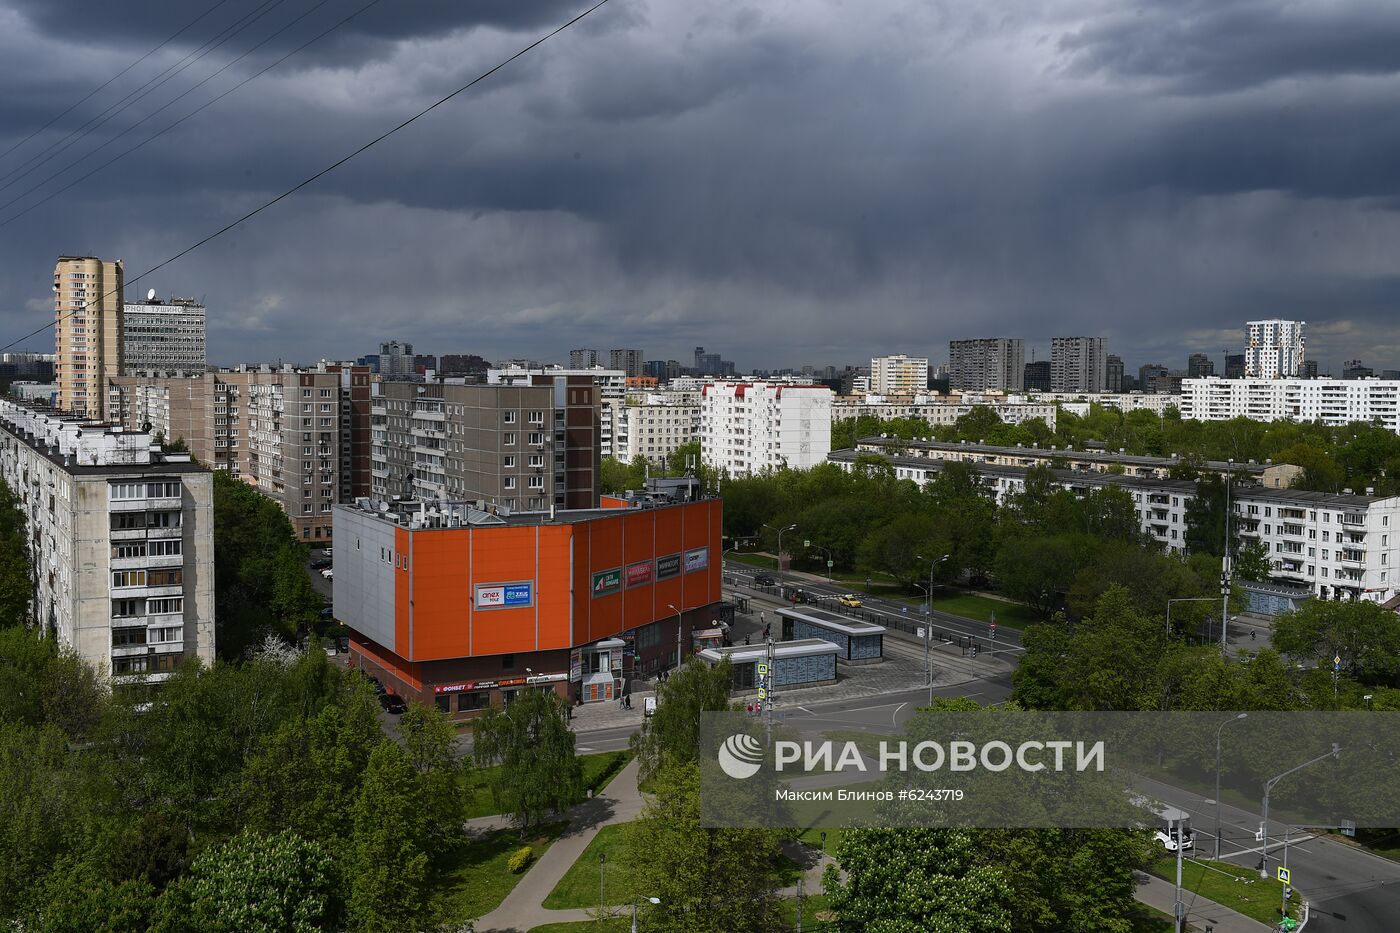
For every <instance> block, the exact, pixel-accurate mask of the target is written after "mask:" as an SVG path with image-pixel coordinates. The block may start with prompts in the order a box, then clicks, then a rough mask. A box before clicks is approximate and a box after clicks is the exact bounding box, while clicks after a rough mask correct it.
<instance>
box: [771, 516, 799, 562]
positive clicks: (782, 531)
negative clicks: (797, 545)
mask: <svg viewBox="0 0 1400 933" xmlns="http://www.w3.org/2000/svg"><path fill="white" fill-rule="evenodd" d="M763 527H764V528H768V529H772V530H774V531H777V532H778V571H779V572H781V571H782V569H783V535H784V534H786V533H787V532H789V531H796V530H797V523H796V522H793V523H792V524H791V525H788V526H787V527H786V528H773V526H772V525H764V526H763Z"/></svg>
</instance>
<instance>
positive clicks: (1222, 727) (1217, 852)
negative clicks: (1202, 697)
mask: <svg viewBox="0 0 1400 933" xmlns="http://www.w3.org/2000/svg"><path fill="white" fill-rule="evenodd" d="M1248 718H1249V714H1248V713H1240V714H1239V715H1238V716H1235V717H1233V718H1230V719H1227V720H1225V721H1224V722H1222V723H1221V724H1220V726H1219V728H1217V729H1216V730H1215V860H1216V861H1217V862H1218V861H1220V733H1221V732H1223V731H1224V730H1225V727H1226V726H1228V725H1229V724H1230V723H1232V722H1239V721H1240V720H1241V719H1248Z"/></svg>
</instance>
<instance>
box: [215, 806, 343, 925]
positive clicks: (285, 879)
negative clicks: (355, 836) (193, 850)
mask: <svg viewBox="0 0 1400 933" xmlns="http://www.w3.org/2000/svg"><path fill="white" fill-rule="evenodd" d="M335 890H336V886H335V883H334V871H333V867H332V864H331V856H330V854H329V853H328V852H326V850H325V849H323V848H322V847H321V846H319V845H317V844H316V843H314V842H311V841H309V840H306V839H303V838H302V837H301V836H298V835H297V834H296V833H293V832H291V831H286V832H281V833H278V834H276V835H273V836H265V835H261V834H258V833H241V834H240V835H238V836H235V837H234V838H233V839H230V840H229V841H228V842H226V843H224V844H223V845H220V846H215V847H214V848H212V849H209V850H207V851H205V852H204V853H203V854H201V855H200V856H199V858H197V859H195V861H194V865H193V866H192V867H191V869H190V879H189V889H188V897H189V904H190V910H191V920H192V922H193V925H194V927H195V928H196V929H200V930H209V931H218V933H245V931H253V933H281V931H304V933H311V931H313V930H322V929H326V928H328V927H332V926H334V923H335V907H336V904H335Z"/></svg>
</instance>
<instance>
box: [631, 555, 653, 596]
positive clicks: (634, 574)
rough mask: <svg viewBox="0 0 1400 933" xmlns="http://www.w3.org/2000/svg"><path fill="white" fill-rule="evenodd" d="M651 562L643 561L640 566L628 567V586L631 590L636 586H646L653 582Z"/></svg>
mask: <svg viewBox="0 0 1400 933" xmlns="http://www.w3.org/2000/svg"><path fill="white" fill-rule="evenodd" d="M651 568H652V564H651V561H649V560H646V561H642V562H641V563H639V564H628V565H627V586H628V588H629V589H630V588H631V587H634V586H645V585H646V584H648V583H650V582H651V580H652V569H651Z"/></svg>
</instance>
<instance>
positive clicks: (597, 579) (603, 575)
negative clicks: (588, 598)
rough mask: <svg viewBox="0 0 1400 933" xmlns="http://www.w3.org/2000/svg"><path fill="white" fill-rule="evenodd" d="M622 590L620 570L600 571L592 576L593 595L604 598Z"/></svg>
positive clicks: (617, 568)
mask: <svg viewBox="0 0 1400 933" xmlns="http://www.w3.org/2000/svg"><path fill="white" fill-rule="evenodd" d="M620 589H622V568H621V567H616V568H614V569H612V570H600V571H598V572H597V573H595V574H594V575H593V595H594V596H606V595H607V594H609V593H616V592H617V591H618V590H620Z"/></svg>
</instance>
